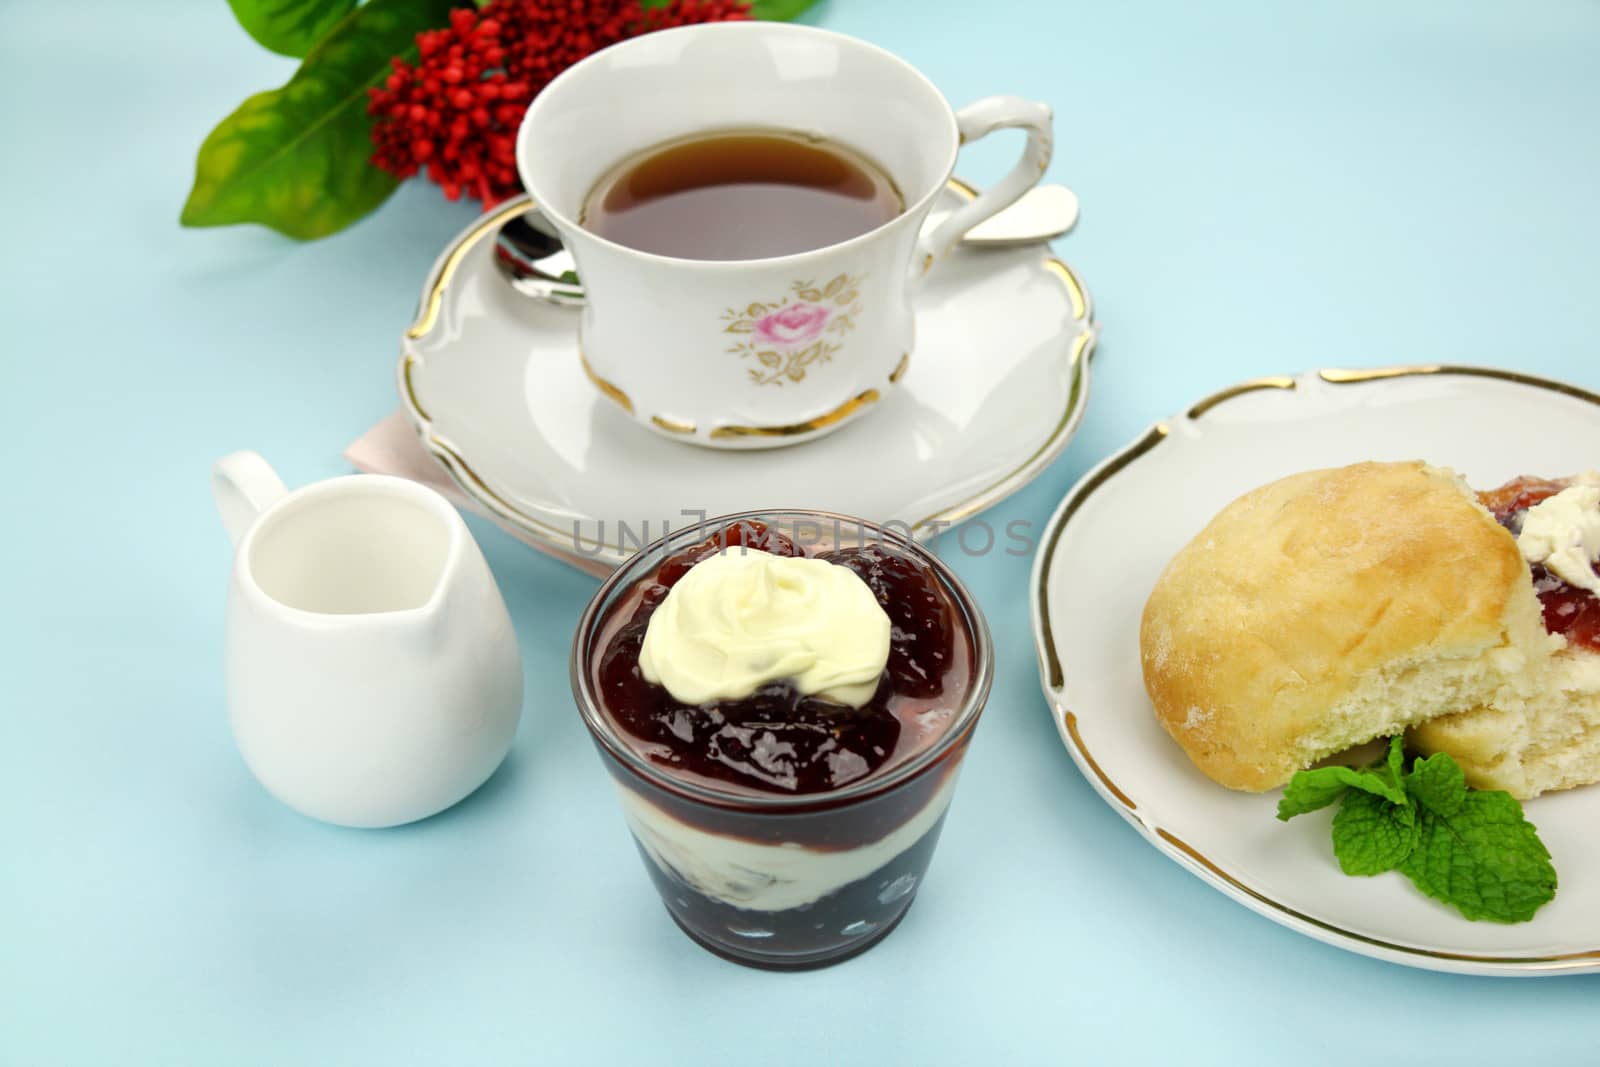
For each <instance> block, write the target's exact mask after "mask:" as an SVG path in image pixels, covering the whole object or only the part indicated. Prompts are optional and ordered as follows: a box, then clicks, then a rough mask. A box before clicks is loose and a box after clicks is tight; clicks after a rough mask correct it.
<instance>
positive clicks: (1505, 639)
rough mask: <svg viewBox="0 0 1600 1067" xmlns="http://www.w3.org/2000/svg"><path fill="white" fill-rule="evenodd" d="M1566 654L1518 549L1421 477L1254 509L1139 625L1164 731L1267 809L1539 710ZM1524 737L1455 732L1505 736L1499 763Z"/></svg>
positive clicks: (1484, 514)
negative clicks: (1331, 773) (1399, 756)
mask: <svg viewBox="0 0 1600 1067" xmlns="http://www.w3.org/2000/svg"><path fill="white" fill-rule="evenodd" d="M1559 645H1560V641H1559V639H1556V640H1552V638H1551V637H1550V635H1549V634H1548V633H1547V632H1546V631H1545V628H1544V625H1543V622H1542V620H1541V616H1540V608H1539V602H1538V600H1537V598H1536V597H1535V595H1534V591H1533V587H1532V584H1531V581H1530V578H1529V569H1528V565H1527V563H1526V562H1525V561H1524V560H1523V557H1522V553H1521V552H1520V551H1519V550H1518V547H1517V543H1516V540H1515V538H1514V537H1513V536H1512V534H1511V532H1510V531H1508V530H1507V529H1506V528H1505V527H1503V526H1502V525H1501V524H1500V523H1499V522H1497V521H1496V520H1495V518H1494V517H1493V516H1492V515H1491V514H1490V513H1489V512H1488V511H1487V510H1486V509H1485V508H1484V507H1483V506H1482V505H1481V504H1480V503H1479V502H1478V500H1477V498H1476V497H1475V496H1474V494H1473V492H1472V490H1471V489H1470V488H1468V487H1467V485H1466V484H1465V482H1463V481H1462V480H1461V479H1460V478H1459V477H1457V476H1456V475H1454V474H1453V473H1451V472H1449V471H1447V470H1442V469H1438V468H1434V467H1429V466H1427V465H1425V464H1423V463H1420V462H1408V463H1358V464H1356V465H1354V466H1350V467H1342V468H1338V469H1334V470H1320V471H1308V472H1305V473H1302V474H1296V475H1292V476H1290V477H1288V478H1284V479H1282V480H1281V481H1277V482H1273V483H1272V484H1270V485H1266V486H1262V487H1261V488H1259V489H1255V490H1253V491H1251V492H1249V493H1246V494H1245V495H1244V496H1242V497H1240V498H1239V499H1238V500H1236V501H1234V502H1233V503H1232V504H1229V505H1228V506H1227V507H1226V508H1224V509H1223V510H1222V512H1221V513H1219V514H1218V515H1217V516H1216V518H1214V519H1212V520H1211V522H1210V524H1209V525H1207V526H1206V527H1205V529H1203V530H1202V531H1201V532H1200V533H1199V534H1198V535H1197V536H1196V537H1195V538H1194V539H1193V540H1192V541H1191V542H1190V543H1189V544H1188V545H1186V546H1185V547H1184V548H1183V549H1182V550H1180V551H1179V552H1178V554H1177V555H1176V556H1175V557H1174V558H1173V559H1172V561H1171V563H1169V564H1168V565H1167V568H1166V570H1165V571H1164V572H1163V573H1162V575H1161V577H1160V579H1159V580H1158V581H1157V582H1156V585H1155V589H1154V590H1153V591H1152V592H1151V594H1150V599H1149V601H1148V602H1147V603H1146V604H1145V609H1144V615H1143V618H1142V620H1141V625H1140V653H1141V659H1142V664H1143V670H1144V681H1145V688H1146V690H1147V691H1148V692H1149V694H1150V699H1151V701H1152V702H1153V703H1154V705H1155V709H1156V713H1157V715H1158V716H1159V717H1160V720H1161V724H1162V725H1163V726H1164V727H1165V728H1166V730H1167V732H1168V733H1170V734H1171V735H1172V737H1173V738H1174V739H1175V740H1176V741H1177V742H1178V744H1179V745H1180V746H1182V748H1183V750H1184V751H1185V752H1186V753H1188V755H1189V758H1190V759H1192V760H1193V761H1194V763H1195V764H1196V765H1197V766H1198V767H1199V768H1200V769H1201V770H1202V771H1204V772H1205V773H1206V774H1207V775H1208V776H1210V777H1211V778H1212V779H1214V780H1215V781H1217V782H1220V783H1221V784H1223V785H1225V786H1228V787H1229V788H1232V789H1244V790H1250V791H1261V790H1266V789H1272V788H1274V787H1277V786H1281V785H1284V784H1285V783H1287V782H1288V780H1289V779H1290V778H1291V777H1293V775H1294V773H1295V772H1296V771H1298V770H1301V769H1303V768H1305V767H1307V766H1309V765H1311V764H1312V763H1315V762H1316V761H1318V760H1320V759H1323V758H1324V757H1327V756H1331V755H1333V754H1335V753H1338V752H1342V751H1344V750H1345V749H1348V748H1350V747H1352V746H1354V745H1358V744H1361V743H1363V742H1366V741H1369V740H1371V739H1373V738H1376V737H1385V736H1391V735H1393V734H1396V733H1399V732H1400V731H1402V730H1405V729H1406V728H1407V727H1410V726H1413V725H1416V724H1418V723H1421V722H1425V721H1427V720H1430V719H1434V718H1437V717H1438V716H1441V715H1444V714H1447V713H1451V712H1460V711H1462V710H1463V709H1473V708H1481V707H1500V708H1510V707H1517V706H1525V705H1520V704H1518V702H1519V701H1520V702H1526V701H1527V700H1529V699H1531V698H1533V697H1535V696H1536V695H1537V694H1538V693H1539V691H1540V686H1541V684H1542V680H1543V678H1544V676H1545V675H1546V674H1547V672H1548V670H1549V666H1550V659H1551V654H1552V652H1553V651H1554V650H1555V649H1556V648H1557V647H1559ZM1485 721H1486V722H1487V720H1485ZM1514 729H1515V727H1514V725H1513V724H1512V723H1511V720H1510V719H1509V718H1504V719H1496V720H1493V724H1492V726H1480V725H1474V724H1470V723H1467V722H1465V721H1461V722H1459V723H1458V724H1457V726H1456V731H1457V734H1458V735H1459V736H1460V737H1465V736H1468V735H1473V736H1476V735H1478V734H1487V733H1488V732H1494V733H1495V735H1496V739H1495V740H1493V741H1485V742H1484V744H1485V745H1486V746H1496V745H1499V744H1500V743H1501V741H1502V740H1503V737H1502V736H1501V735H1503V734H1504V733H1505V732H1506V731H1508V730H1514ZM1453 740H1454V739H1452V740H1450V741H1445V740H1442V739H1441V740H1440V745H1439V747H1441V748H1446V749H1449V750H1451V751H1452V752H1453V751H1454V749H1453V748H1452V744H1453ZM1424 743H1429V742H1427V741H1426V739H1424Z"/></svg>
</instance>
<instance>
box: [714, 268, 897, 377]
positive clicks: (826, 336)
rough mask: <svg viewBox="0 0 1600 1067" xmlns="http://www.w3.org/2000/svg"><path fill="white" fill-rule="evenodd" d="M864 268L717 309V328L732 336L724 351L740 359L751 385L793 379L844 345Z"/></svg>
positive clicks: (857, 308)
mask: <svg viewBox="0 0 1600 1067" xmlns="http://www.w3.org/2000/svg"><path fill="white" fill-rule="evenodd" d="M865 278H866V275H864V274H836V275H834V276H833V277H832V278H830V279H828V281H826V282H824V283H821V284H818V283H815V282H810V281H798V282H794V283H792V284H791V285H790V286H789V289H790V291H789V292H788V293H785V294H784V295H783V296H781V297H779V298H778V299H777V300H770V301H767V300H752V301H751V302H750V303H749V304H746V305H745V306H744V307H743V308H736V307H729V308H724V309H723V311H722V332H723V333H729V334H733V335H734V336H735V337H736V338H737V340H735V341H734V342H733V343H732V345H730V346H729V348H728V352H729V353H730V354H732V355H735V356H738V357H739V358H740V359H742V360H746V361H747V362H746V363H745V368H744V370H745V375H746V377H748V378H749V379H750V381H751V382H752V383H754V384H756V385H770V386H772V387H774V388H782V387H783V385H784V383H785V382H788V383H791V384H798V383H800V382H803V381H805V380H806V374H807V372H809V371H811V370H814V369H815V368H816V367H818V366H820V365H821V364H824V363H829V362H831V361H832V360H833V357H834V356H836V355H838V353H839V352H840V350H841V349H842V348H843V347H844V343H845V337H846V336H848V335H849V334H850V333H851V331H853V330H854V329H855V328H856V316H858V315H860V314H861V282H862V280H863V279H865Z"/></svg>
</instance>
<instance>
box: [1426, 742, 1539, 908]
mask: <svg viewBox="0 0 1600 1067" xmlns="http://www.w3.org/2000/svg"><path fill="white" fill-rule="evenodd" d="M1435 758H1437V757H1435ZM1425 762H1431V760H1429V761H1425ZM1412 773H1413V774H1416V773H1417V772H1416V771H1413V772H1412ZM1431 773H1434V774H1440V773H1441V772H1437V771H1436V772H1431ZM1424 788H1425V789H1426V790H1430V791H1431V790H1433V789H1434V788H1435V787H1434V786H1432V785H1429V786H1425V787H1424ZM1420 816H1421V819H1420V822H1421V836H1420V839H1419V841H1418V843H1417V847H1416V849H1415V850H1414V851H1413V852H1412V853H1411V855H1409V856H1407V857H1406V858H1405V859H1404V860H1402V861H1401V863H1400V871H1401V873H1403V874H1404V875H1405V876H1406V877H1407V878H1410V879H1411V880H1412V881H1413V882H1415V883H1416V886H1417V888H1418V889H1420V890H1422V891H1423V892H1424V893H1426V894H1428V896H1430V897H1433V898H1434V899H1435V900H1440V901H1443V902H1444V903H1446V904H1453V905H1454V906H1455V907H1456V908H1457V909H1458V910H1459V911H1460V912H1461V914H1462V915H1465V916H1466V917H1467V918H1469V919H1489V920H1491V921H1493V922H1502V923H1513V922H1526V921H1527V920H1529V919H1531V918H1533V913H1534V912H1536V911H1538V910H1539V908H1540V907H1541V906H1542V905H1544V904H1545V903H1546V902H1547V901H1549V900H1550V899H1551V898H1552V897H1554V896H1555V895H1556V870H1555V867H1553V866H1552V865H1551V863H1550V853H1549V851H1548V850H1547V849H1546V848H1545V847H1544V842H1542V841H1540V840H1539V831H1538V830H1536V829H1534V826H1533V824H1532V823H1530V822H1528V820H1527V819H1525V818H1523V816H1522V805H1520V804H1518V803H1517V802H1516V801H1515V800H1514V799H1512V797H1511V794H1509V793H1503V792H1500V791H1498V790H1497V791H1494V792H1469V793H1466V794H1465V795H1464V796H1462V797H1461V800H1460V803H1459V804H1458V805H1456V807H1455V809H1454V810H1453V811H1452V812H1451V813H1450V814H1448V815H1446V814H1441V813H1440V812H1439V811H1438V810H1436V809H1434V808H1431V807H1423V808H1421V809H1420Z"/></svg>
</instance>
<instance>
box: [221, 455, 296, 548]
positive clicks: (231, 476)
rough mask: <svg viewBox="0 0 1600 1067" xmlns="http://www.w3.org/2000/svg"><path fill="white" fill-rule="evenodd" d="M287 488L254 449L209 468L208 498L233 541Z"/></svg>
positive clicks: (285, 492) (235, 541)
mask: <svg viewBox="0 0 1600 1067" xmlns="http://www.w3.org/2000/svg"><path fill="white" fill-rule="evenodd" d="M288 492H289V490H288V488H287V487H285V486H284V484H283V479H282V478H279V477H278V472H277V471H275V470H273V469H272V465H271V464H269V463H268V462H267V461H266V460H265V459H262V458H261V454H260V453H258V452H234V453H232V454H230V455H226V456H223V457H222V458H221V459H219V460H217V462H216V463H214V464H212V467H211V498H212V499H213V500H215V501H216V504H217V514H219V515H221V516H222V525H223V526H224V527H225V528H226V529H227V531H228V540H230V541H232V542H233V543H234V544H236V545H237V544H238V543H239V539H240V538H241V537H243V536H244V533H245V531H246V530H248V529H250V527H251V526H252V525H253V524H254V523H255V521H256V516H258V515H260V514H261V513H262V512H263V511H265V510H267V509H268V508H270V507H271V506H272V505H273V504H276V503H277V502H278V501H279V500H280V499H282V498H283V497H284V496H286V495H287V494H288Z"/></svg>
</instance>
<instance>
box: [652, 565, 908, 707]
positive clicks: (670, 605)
mask: <svg viewBox="0 0 1600 1067" xmlns="http://www.w3.org/2000/svg"><path fill="white" fill-rule="evenodd" d="M889 630H890V624H889V616H888V615H887V614H885V612H884V610H883V608H882V607H881V606H879V604H878V599H877V597H875V596H873V594H872V590H871V589H870V588H868V587H867V583H866V582H864V581H862V580H861V578H860V577H859V576H858V575H857V574H856V573H855V572H854V571H852V570H850V569H849V568H848V567H841V566H839V565H837V564H834V563H829V562H828V561H827V560H820V559H806V558H804V557H793V558H791V557H787V556H774V555H772V554H770V553H767V552H760V551H756V550H754V549H750V550H745V551H738V550H734V549H729V550H728V551H726V552H723V553H721V554H719V555H716V556H712V557H710V558H708V559H704V560H701V561H700V562H699V563H697V564H695V565H694V566H693V567H691V568H690V569H689V572H688V573H687V574H685V575H684V576H683V577H682V578H681V579H680V580H679V581H678V583H677V584H676V585H674V586H673V587H672V589H671V591H670V592H668V593H667V596H666V599H664V600H662V602H661V604H660V606H658V607H657V608H656V610H655V612H654V614H652V615H651V616H650V622H649V625H648V626H647V627H646V629H645V635H644V645H643V647H642V648H640V650H639V670H640V671H641V672H642V673H643V674H644V677H645V679H646V680H648V681H650V682H653V683H655V684H657V685H661V686H665V687H666V690H667V692H669V693H671V694H672V697H673V699H674V700H677V701H679V702H681V703H684V704H708V703H711V702H712V701H718V700H739V699H742V698H744V697H747V696H749V695H750V694H751V693H754V692H755V691H756V690H757V689H759V688H760V687H761V686H763V685H766V684H767V683H769V682H777V681H785V680H787V681H789V682H791V683H792V684H793V685H794V687H795V688H796V689H798V690H799V691H800V692H801V693H804V694H806V695H808V696H818V697H821V698H822V699H824V700H829V701H832V702H834V703H838V704H848V705H850V706H851V707H860V706H861V705H863V704H865V703H866V702H867V701H869V700H871V699H872V694H873V692H874V691H876V690H877V688H878V682H879V680H880V678H881V676H882V674H883V669H884V665H885V664H887V663H888V661H889Z"/></svg>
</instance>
